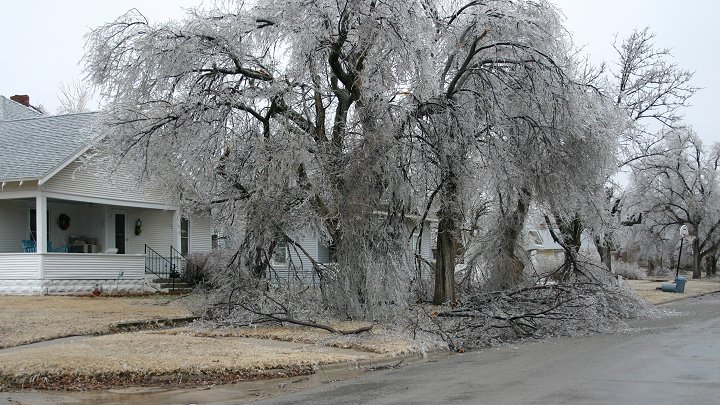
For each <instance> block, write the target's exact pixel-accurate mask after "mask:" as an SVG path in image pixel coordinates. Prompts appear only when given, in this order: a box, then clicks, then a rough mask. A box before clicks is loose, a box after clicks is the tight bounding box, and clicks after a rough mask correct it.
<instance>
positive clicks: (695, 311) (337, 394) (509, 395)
mask: <svg viewBox="0 0 720 405" xmlns="http://www.w3.org/2000/svg"><path fill="white" fill-rule="evenodd" d="M668 307H669V308H673V309H675V310H677V311H678V312H679V315H677V316H674V317H670V318H665V319H662V320H650V321H642V322H636V323H634V324H633V325H631V326H632V330H629V331H628V333H627V334H615V335H600V336H590V337H581V338H562V339H554V340H548V341H544V342H537V343H530V344H519V345H515V346H507V347H503V348H500V349H495V350H485V351H476V352H470V353H466V354H463V355H457V356H452V357H450V358H446V359H441V360H438V361H436V362H433V363H425V364H415V365H409V366H407V367H405V368H402V369H399V370H388V371H381V372H376V373H374V374H372V375H365V376H363V377H360V378H357V379H353V380H346V381H342V382H337V383H332V384H328V385H325V386H323V387H320V388H317V389H313V390H307V391H300V392H296V393H293V394H290V395H286V396H282V397H278V398H275V399H272V400H268V401H263V402H258V403H261V404H297V403H312V404H336V403H369V404H418V403H443V404H448V403H457V404H461V403H462V404H467V403H474V404H483V403H484V404H618V403H632V404H716V403H718V398H720V342H718V336H720V294H713V295H708V296H705V297H700V298H691V299H688V300H684V301H680V302H677V303H673V304H670V305H668Z"/></svg>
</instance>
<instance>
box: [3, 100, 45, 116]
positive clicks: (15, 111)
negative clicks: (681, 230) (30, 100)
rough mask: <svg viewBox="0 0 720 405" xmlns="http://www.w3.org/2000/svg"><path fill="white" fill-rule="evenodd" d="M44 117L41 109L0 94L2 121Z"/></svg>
mask: <svg viewBox="0 0 720 405" xmlns="http://www.w3.org/2000/svg"><path fill="white" fill-rule="evenodd" d="M37 117H42V114H40V112H39V111H37V110H35V109H33V108H30V107H25V106H24V105H22V104H20V103H17V102H15V101H12V100H10V99H9V98H6V97H5V96H0V121H11V120H21V119H24V118H37Z"/></svg>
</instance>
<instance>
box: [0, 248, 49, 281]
mask: <svg viewBox="0 0 720 405" xmlns="http://www.w3.org/2000/svg"><path fill="white" fill-rule="evenodd" d="M39 278H40V255H38V254H32V253H0V279H5V280H37V279H39Z"/></svg>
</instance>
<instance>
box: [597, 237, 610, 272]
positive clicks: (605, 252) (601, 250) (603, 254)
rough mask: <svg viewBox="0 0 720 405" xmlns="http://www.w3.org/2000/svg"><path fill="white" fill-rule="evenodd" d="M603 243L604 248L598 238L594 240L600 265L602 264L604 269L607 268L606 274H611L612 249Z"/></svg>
mask: <svg viewBox="0 0 720 405" xmlns="http://www.w3.org/2000/svg"><path fill="white" fill-rule="evenodd" d="M605 242H606V243H605V244H604V245H605V246H603V243H602V241H601V240H600V239H599V238H595V249H597V252H598V254H599V255H600V261H601V262H602V264H604V265H605V267H607V269H608V272H610V273H611V274H612V272H613V270H612V248H611V247H610V244H609V243H607V241H605Z"/></svg>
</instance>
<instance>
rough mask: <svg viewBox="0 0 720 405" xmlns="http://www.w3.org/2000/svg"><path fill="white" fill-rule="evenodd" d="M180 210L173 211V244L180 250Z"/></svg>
mask: <svg viewBox="0 0 720 405" xmlns="http://www.w3.org/2000/svg"><path fill="white" fill-rule="evenodd" d="M180 219H181V217H180V211H178V210H175V211H173V216H172V235H173V237H172V246H173V247H174V248H175V249H177V250H178V251H179V250H180Z"/></svg>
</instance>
